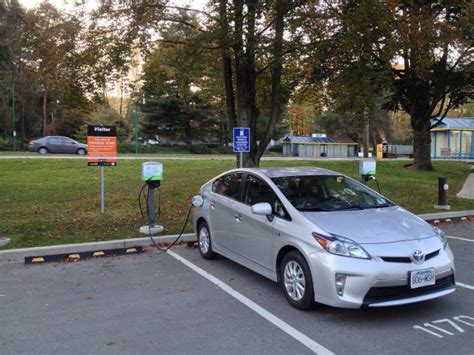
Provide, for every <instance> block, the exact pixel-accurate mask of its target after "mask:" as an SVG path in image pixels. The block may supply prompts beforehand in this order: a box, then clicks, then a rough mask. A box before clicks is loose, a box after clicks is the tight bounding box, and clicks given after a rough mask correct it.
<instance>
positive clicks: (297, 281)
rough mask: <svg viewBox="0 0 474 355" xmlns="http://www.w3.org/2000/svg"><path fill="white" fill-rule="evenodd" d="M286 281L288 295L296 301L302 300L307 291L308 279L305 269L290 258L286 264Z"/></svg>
mask: <svg viewBox="0 0 474 355" xmlns="http://www.w3.org/2000/svg"><path fill="white" fill-rule="evenodd" d="M284 282H285V290H286V292H287V294H288V296H290V298H291V299H292V300H294V301H300V300H301V299H302V298H303V296H304V293H305V289H306V280H305V277H304V272H303V269H302V268H301V266H300V264H298V263H297V262H296V261H294V260H290V261H289V262H288V263H287V264H286V265H285V273H284Z"/></svg>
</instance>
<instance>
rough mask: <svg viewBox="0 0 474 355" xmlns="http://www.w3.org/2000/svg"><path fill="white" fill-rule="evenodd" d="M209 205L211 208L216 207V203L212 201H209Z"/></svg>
mask: <svg viewBox="0 0 474 355" xmlns="http://www.w3.org/2000/svg"><path fill="white" fill-rule="evenodd" d="M209 206H210V207H211V208H212V209H213V210H215V209H216V204H215V203H212V202H211V204H210V205H209Z"/></svg>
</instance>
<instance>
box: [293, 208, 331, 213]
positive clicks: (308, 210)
mask: <svg viewBox="0 0 474 355" xmlns="http://www.w3.org/2000/svg"><path fill="white" fill-rule="evenodd" d="M297 210H298V211H303V212H328V211H334V209H332V208H322V207H311V208H304V207H302V208H297Z"/></svg>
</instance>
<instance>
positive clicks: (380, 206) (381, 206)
mask: <svg viewBox="0 0 474 355" xmlns="http://www.w3.org/2000/svg"><path fill="white" fill-rule="evenodd" d="M392 206H393V205H392V204H390V203H382V204H380V205H371V206H364V208H383V207H392Z"/></svg>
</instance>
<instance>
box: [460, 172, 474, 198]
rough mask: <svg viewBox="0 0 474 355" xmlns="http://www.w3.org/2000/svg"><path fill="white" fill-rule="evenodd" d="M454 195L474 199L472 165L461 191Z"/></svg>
mask: <svg viewBox="0 0 474 355" xmlns="http://www.w3.org/2000/svg"><path fill="white" fill-rule="evenodd" d="M456 196H457V197H460V198H467V199H470V200H474V165H473V166H471V173H470V174H469V176H468V177H467V179H466V182H465V183H464V185H463V187H462V189H461V191H459V192H458V194H457V195H456Z"/></svg>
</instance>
